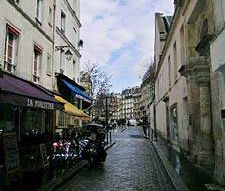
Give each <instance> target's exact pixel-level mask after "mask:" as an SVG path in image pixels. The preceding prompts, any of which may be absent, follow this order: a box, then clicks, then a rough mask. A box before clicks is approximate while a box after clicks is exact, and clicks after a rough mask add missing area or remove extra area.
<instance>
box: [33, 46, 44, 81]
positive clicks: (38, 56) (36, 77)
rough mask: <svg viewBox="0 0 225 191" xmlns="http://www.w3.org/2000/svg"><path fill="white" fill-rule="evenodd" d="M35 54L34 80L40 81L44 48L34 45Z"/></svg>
mask: <svg viewBox="0 0 225 191" xmlns="http://www.w3.org/2000/svg"><path fill="white" fill-rule="evenodd" d="M33 54H34V56H33V82H35V83H39V81H40V68H41V56H42V50H41V49H40V48H39V47H37V46H36V45H34V53H33Z"/></svg>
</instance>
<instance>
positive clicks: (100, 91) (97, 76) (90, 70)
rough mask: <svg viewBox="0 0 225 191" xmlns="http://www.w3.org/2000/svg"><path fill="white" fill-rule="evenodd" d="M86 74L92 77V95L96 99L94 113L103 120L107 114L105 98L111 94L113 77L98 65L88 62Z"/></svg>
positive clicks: (85, 66)
mask: <svg viewBox="0 0 225 191" xmlns="http://www.w3.org/2000/svg"><path fill="white" fill-rule="evenodd" d="M84 73H87V74H88V75H90V77H91V82H92V94H93V97H94V103H93V110H92V112H93V113H94V114H95V116H96V117H98V118H101V117H102V116H104V113H105V98H106V96H107V95H108V94H109V92H110V88H111V87H112V85H111V84H110V78H111V76H108V75H107V74H106V73H105V72H103V71H102V70H101V68H100V67H99V66H98V65H97V64H96V63H91V62H90V61H88V62H86V63H85V65H84Z"/></svg>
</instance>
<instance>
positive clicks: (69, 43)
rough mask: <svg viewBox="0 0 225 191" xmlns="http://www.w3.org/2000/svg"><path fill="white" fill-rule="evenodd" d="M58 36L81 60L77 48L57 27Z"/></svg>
mask: <svg viewBox="0 0 225 191" xmlns="http://www.w3.org/2000/svg"><path fill="white" fill-rule="evenodd" d="M56 32H57V34H58V35H59V36H60V37H61V38H62V39H63V40H64V41H65V43H66V44H68V45H69V47H70V48H71V49H72V50H73V51H74V52H75V53H76V55H77V56H78V57H79V58H81V54H80V52H79V51H78V50H77V49H76V48H75V46H74V45H73V44H72V43H71V42H70V41H69V39H68V38H67V37H66V36H65V35H64V34H63V33H62V32H61V30H60V29H59V28H58V27H56Z"/></svg>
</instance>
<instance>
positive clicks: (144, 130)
mask: <svg viewBox="0 0 225 191" xmlns="http://www.w3.org/2000/svg"><path fill="white" fill-rule="evenodd" d="M142 127H143V133H144V136H147V128H148V120H147V117H144V118H143V120H142Z"/></svg>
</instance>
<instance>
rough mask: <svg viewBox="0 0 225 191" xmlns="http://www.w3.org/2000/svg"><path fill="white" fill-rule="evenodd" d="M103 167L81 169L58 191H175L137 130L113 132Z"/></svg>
mask: <svg viewBox="0 0 225 191" xmlns="http://www.w3.org/2000/svg"><path fill="white" fill-rule="evenodd" d="M113 138H114V140H115V141H116V144H115V145H114V146H113V147H112V148H111V149H109V150H108V156H107V160H106V162H105V164H104V166H101V167H99V168H97V169H87V168H84V169H82V170H81V171H80V172H79V173H78V174H76V175H75V176H74V177H73V178H72V179H71V180H70V181H69V182H67V183H66V184H65V185H64V186H63V187H61V188H60V189H59V191H175V189H174V187H173V185H172V183H171V181H170V179H169V177H168V175H167V174H166V172H165V169H164V168H163V165H162V163H161V161H160V160H159V158H158V155H157V154H156V152H155V150H154V148H153V146H152V144H151V143H150V142H149V141H148V140H146V139H144V138H142V136H141V134H140V130H139V129H138V128H129V129H128V130H126V131H123V132H121V131H120V130H118V132H115V133H113Z"/></svg>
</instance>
